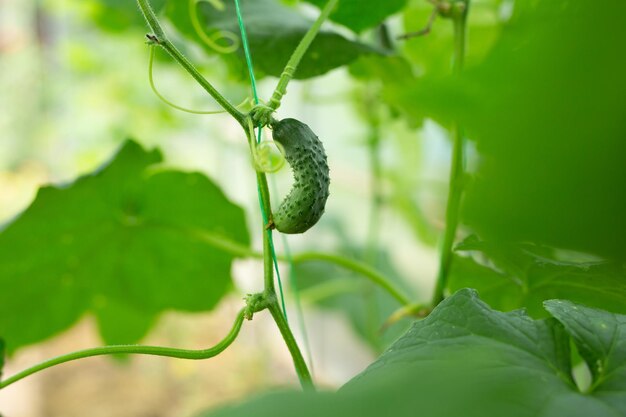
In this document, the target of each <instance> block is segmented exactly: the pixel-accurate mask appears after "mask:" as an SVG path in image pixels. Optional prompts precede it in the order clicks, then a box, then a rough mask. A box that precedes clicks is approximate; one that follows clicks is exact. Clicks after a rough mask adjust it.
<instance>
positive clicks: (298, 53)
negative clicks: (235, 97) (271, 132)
mask: <svg viewBox="0 0 626 417" xmlns="http://www.w3.org/2000/svg"><path fill="white" fill-rule="evenodd" d="M337 1H338V0H328V3H326V6H324V8H323V9H322V12H321V13H320V15H319V16H318V18H317V19H316V20H315V22H314V23H313V25H312V26H311V28H310V29H309V30H308V31H307V33H306V34H305V35H304V37H303V38H302V40H301V41H300V43H299V44H298V46H297V47H296V49H295V50H294V51H293V53H292V54H291V57H290V58H289V61H287V65H285V69H284V70H283V72H282V74H280V79H279V80H278V85H277V86H276V89H275V90H274V93H273V94H272V97H271V98H270V101H269V102H268V107H269V108H271V109H272V110H276V109H278V107H280V102H281V100H282V98H283V96H284V95H285V93H286V92H287V85H288V84H289V81H291V79H292V78H293V75H294V74H295V72H296V69H297V68H298V65H299V64H300V61H301V60H302V57H303V56H304V54H305V53H306V51H307V49H309V46H311V43H312V42H313V40H314V39H315V37H316V36H317V34H318V32H319V31H320V28H321V27H322V23H324V21H325V20H326V19H328V16H329V15H330V12H332V10H333V9H334V8H335V6H336V5H337Z"/></svg>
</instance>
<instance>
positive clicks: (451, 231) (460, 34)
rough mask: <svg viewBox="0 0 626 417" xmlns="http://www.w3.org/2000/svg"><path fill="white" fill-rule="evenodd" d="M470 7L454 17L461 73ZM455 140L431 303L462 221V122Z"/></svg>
mask: <svg viewBox="0 0 626 417" xmlns="http://www.w3.org/2000/svg"><path fill="white" fill-rule="evenodd" d="M466 20H467V11H465V13H462V14H461V15H459V16H457V17H455V18H454V19H453V22H454V62H453V72H454V73H455V74H459V73H460V72H461V71H462V69H463V63H464V60H465V42H466V40H465V32H466ZM452 131H453V137H454V139H453V140H454V141H453V144H452V162H451V166H450V185H449V188H448V204H447V207H446V226H445V231H444V236H443V241H442V244H441V253H440V257H439V272H438V274H437V281H436V283H435V290H434V294H433V298H432V306H433V307H435V306H436V305H437V304H439V303H440V302H441V301H443V299H444V292H445V289H446V287H447V285H448V276H449V275H450V268H451V266H452V258H453V251H452V248H453V246H454V240H455V237H456V231H457V227H458V224H459V208H460V206H461V197H462V195H463V187H464V181H465V143H464V140H463V128H462V126H461V125H460V124H459V123H454V126H453V129H452Z"/></svg>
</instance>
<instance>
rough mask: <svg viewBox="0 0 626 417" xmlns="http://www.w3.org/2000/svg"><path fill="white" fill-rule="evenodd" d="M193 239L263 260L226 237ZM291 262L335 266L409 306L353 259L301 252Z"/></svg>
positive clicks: (398, 293)
mask: <svg viewBox="0 0 626 417" xmlns="http://www.w3.org/2000/svg"><path fill="white" fill-rule="evenodd" d="M190 233H191V234H193V235H194V237H196V238H198V239H200V240H202V241H203V242H206V243H207V244H209V245H211V246H213V247H215V248H217V249H221V250H223V251H226V252H228V253H230V254H233V255H235V256H240V257H243V258H258V259H261V258H264V255H263V254H262V253H259V252H255V251H254V250H252V249H250V248H248V247H246V246H243V245H241V244H239V243H237V242H234V241H232V240H230V239H228V238H226V237H223V236H218V235H211V234H208V233H205V232H190ZM278 260H279V261H288V259H287V258H286V257H285V256H278ZM291 261H292V262H293V263H294V264H298V263H304V262H312V261H324V262H329V263H332V264H335V265H337V266H339V267H342V268H345V269H347V270H350V271H353V272H356V273H357V274H359V275H361V276H363V277H364V278H367V279H368V280H370V281H371V282H373V283H374V284H376V285H377V286H378V287H380V288H381V289H383V290H385V291H387V293H388V294H389V295H390V296H391V297H393V298H395V299H396V300H397V301H398V302H400V304H402V305H409V304H411V302H410V298H409V297H407V296H406V295H404V294H403V291H402V290H400V289H399V288H397V287H396V286H395V285H394V284H393V283H392V282H391V281H389V280H388V279H387V277H385V276H384V275H383V274H382V273H380V272H378V271H377V270H376V269H374V268H372V267H371V266H369V265H367V264H365V263H363V262H361V261H357V260H355V259H350V258H346V257H343V256H340V255H335V254H333V253H325V252H302V253H299V254H296V255H292V258H291Z"/></svg>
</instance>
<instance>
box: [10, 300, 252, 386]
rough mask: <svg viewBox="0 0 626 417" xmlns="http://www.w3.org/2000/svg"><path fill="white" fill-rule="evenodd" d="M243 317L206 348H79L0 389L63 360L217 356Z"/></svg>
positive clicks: (63, 361) (41, 364) (237, 319)
mask: <svg viewBox="0 0 626 417" xmlns="http://www.w3.org/2000/svg"><path fill="white" fill-rule="evenodd" d="M243 319H244V310H241V311H240V312H239V314H238V315H237V318H236V320H235V323H234V324H233V327H232V328H231V330H230V332H229V333H228V334H227V335H226V337H225V338H224V339H222V340H221V341H220V342H219V343H218V344H216V345H215V346H213V347H211V348H208V349H200V350H187V349H176V348H167V347H161V346H140V345H113V346H102V347H97V348H92V349H85V350H79V351H78V352H73V353H68V354H66V355H61V356H57V357H56V358H52V359H48V360H47V361H44V362H41V363H39V364H37V365H35V366H33V367H30V368H28V369H25V370H23V371H22V372H19V373H17V374H15V375H13V376H12V377H10V378H7V379H6V380H4V381H1V382H0V389H3V388H6V387H8V386H9V385H11V384H13V383H15V382H17V381H19V380H20V379H23V378H26V377H27V376H29V375H32V374H34V373H36V372H39V371H42V370H44V369H47V368H50V367H53V366H56V365H60V364H62V363H65V362H71V361H75V360H78V359H84V358H90V357H92V356H102V355H115V354H139V355H154V356H167V357H171V358H179V359H193V360H199V359H208V358H212V357H214V356H217V355H218V354H220V353H221V352H223V351H224V350H225V349H226V348H227V347H228V346H230V345H231V344H232V343H233V342H234V341H235V339H236V338H237V335H238V334H239V330H240V329H241V325H242V323H243Z"/></svg>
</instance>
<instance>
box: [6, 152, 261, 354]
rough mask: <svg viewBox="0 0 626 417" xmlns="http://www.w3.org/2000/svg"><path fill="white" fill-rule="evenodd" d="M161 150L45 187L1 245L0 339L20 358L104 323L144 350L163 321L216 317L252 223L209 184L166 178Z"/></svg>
mask: <svg viewBox="0 0 626 417" xmlns="http://www.w3.org/2000/svg"><path fill="white" fill-rule="evenodd" d="M161 161H162V157H161V154H160V153H159V152H158V151H145V150H144V149H142V148H141V147H140V146H139V145H138V144H137V143H135V142H132V141H128V142H126V143H125V145H124V146H123V147H122V148H121V150H120V151H119V152H118V154H117V155H116V156H115V158H114V159H113V160H112V161H111V162H110V163H109V164H107V165H105V166H104V167H102V168H101V169H100V170H98V171H97V172H95V173H93V174H91V175H86V176H84V177H81V178H79V179H78V180H77V181H76V182H74V183H73V184H69V185H66V186H61V187H55V186H49V187H44V188H42V189H41V190H40V191H39V193H38V194H37V197H36V199H35V201H34V202H33V203H32V205H31V206H30V207H29V208H28V209H26V211H24V212H23V213H22V214H21V215H20V216H19V217H18V218H17V219H16V220H15V221H13V222H12V223H11V224H9V225H8V226H7V227H6V228H5V230H4V231H3V232H2V233H1V234H0V286H2V288H3V291H2V292H0V334H1V335H2V336H3V337H4V338H5V340H6V342H7V346H8V347H9V349H10V350H15V349H16V348H18V347H20V346H23V345H26V344H29V343H34V342H37V341H40V340H43V339H45V338H47V337H49V336H51V335H54V334H55V333H58V332H60V331H62V330H64V329H65V328H67V327H68V326H70V325H72V324H73V323H74V322H75V321H76V320H77V319H79V318H80V317H81V316H82V315H83V314H85V313H87V312H91V313H93V314H95V316H96V318H97V320H98V324H99V327H100V329H101V334H102V336H103V338H104V340H105V341H106V342H107V343H131V342H136V341H137V340H139V339H140V338H141V337H142V336H143V335H144V334H145V333H146V331H147V330H148V328H149V327H150V325H151V324H152V323H153V321H154V319H155V318H156V316H157V315H158V313H160V312H161V311H163V310H166V309H179V310H185V311H205V310H210V309H211V308H212V307H214V306H215V305H216V303H217V302H218V301H219V300H220V299H221V298H222V296H223V295H224V294H225V293H226V292H227V291H228V289H229V287H230V285H231V284H230V265H231V262H232V255H229V254H226V253H224V252H221V251H219V250H217V249H215V248H213V247H211V246H210V245H208V244H207V243H205V242H204V241H203V239H202V236H203V235H207V234H210V235H212V236H214V237H215V236H218V237H219V236H224V237H226V238H228V239H231V240H234V241H236V242H239V243H241V244H244V245H246V244H248V240H249V238H248V233H247V230H246V227H245V224H246V222H245V218H244V213H243V211H242V209H241V208H239V207H238V206H236V205H234V204H233V203H231V202H229V201H228V200H227V199H226V197H225V196H224V194H223V193H222V192H221V190H219V189H218V188H217V187H216V186H215V185H214V184H213V183H212V182H211V181H210V180H209V179H207V178H206V177H205V176H203V175H201V174H199V173H184V172H178V171H173V170H155V169H154V165H155V164H157V163H159V162H161Z"/></svg>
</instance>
